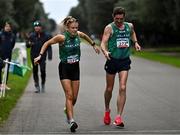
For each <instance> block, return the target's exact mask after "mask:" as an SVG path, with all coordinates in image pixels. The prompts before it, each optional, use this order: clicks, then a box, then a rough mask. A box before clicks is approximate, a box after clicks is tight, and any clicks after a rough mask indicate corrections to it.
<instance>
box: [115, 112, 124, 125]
mask: <svg viewBox="0 0 180 135" xmlns="http://www.w3.org/2000/svg"><path fill="white" fill-rule="evenodd" d="M113 124H114V125H115V126H118V127H124V123H123V120H122V118H121V116H119V115H118V116H116V118H115V120H114V123H113Z"/></svg>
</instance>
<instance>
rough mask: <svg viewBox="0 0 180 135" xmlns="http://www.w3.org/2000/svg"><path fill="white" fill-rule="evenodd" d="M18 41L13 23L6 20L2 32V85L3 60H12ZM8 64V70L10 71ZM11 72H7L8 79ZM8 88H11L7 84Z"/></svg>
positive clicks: (0, 33)
mask: <svg viewBox="0 0 180 135" xmlns="http://www.w3.org/2000/svg"><path fill="white" fill-rule="evenodd" d="M15 41H16V36H15V34H14V33H13V32H12V25H11V24H10V23H9V22H6V23H5V25H4V28H3V30H2V31H1V32H0V58H1V60H0V85H1V86H2V69H3V67H4V64H3V60H5V59H8V60H9V61H11V56H12V50H13V48H14V45H15ZM9 66H10V65H8V71H9ZM8 75H9V72H8V73H7V80H8ZM5 88H6V89H8V90H9V89H10V88H9V87H8V86H7V85H6V86H5Z"/></svg>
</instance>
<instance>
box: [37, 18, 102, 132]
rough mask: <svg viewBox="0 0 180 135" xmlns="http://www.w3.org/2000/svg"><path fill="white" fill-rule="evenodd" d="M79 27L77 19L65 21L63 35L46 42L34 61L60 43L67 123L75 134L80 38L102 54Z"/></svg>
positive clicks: (60, 69)
mask: <svg viewBox="0 0 180 135" xmlns="http://www.w3.org/2000/svg"><path fill="white" fill-rule="evenodd" d="M78 25H79V24H78V22H77V20H76V19H75V18H73V17H71V16H68V17H66V18H65V19H64V20H63V26H64V32H63V34H58V35H56V36H54V37H53V38H51V39H50V40H48V41H47V42H45V43H44V45H43V46H42V48H41V51H40V54H39V56H38V57H37V58H35V59H34V63H35V64H37V63H38V61H39V60H40V59H41V57H42V55H43V54H44V52H45V51H46V49H47V48H48V46H50V45H52V44H56V43H59V55H60V60H61V61H60V63H59V77H60V82H61V84H62V87H63V89H64V93H65V97H66V102H65V110H64V111H65V113H66V116H67V122H68V124H70V130H71V132H75V131H76V129H77V128H78V125H77V123H76V122H75V121H74V117H73V114H74V113H73V106H74V105H75V103H76V100H77V96H78V92H79V84H80V77H79V76H80V69H79V61H80V55H81V51H80V38H83V39H85V40H86V41H87V42H88V43H89V44H91V46H92V47H93V49H94V50H95V52H96V53H98V54H99V53H100V49H99V47H97V46H96V45H95V42H94V41H93V40H91V38H90V37H89V36H87V35H86V34H85V33H83V32H80V31H78Z"/></svg>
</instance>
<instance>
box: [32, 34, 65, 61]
mask: <svg viewBox="0 0 180 135" xmlns="http://www.w3.org/2000/svg"><path fill="white" fill-rule="evenodd" d="M64 40H65V37H64V35H60V34H59V35H56V36H55V37H53V38H51V39H49V40H48V41H46V42H45V43H44V44H43V46H42V47H41V51H40V53H39V56H38V57H36V58H35V59H34V63H35V64H38V61H39V60H40V59H41V56H42V55H43V54H44V52H45V51H46V49H47V48H48V46H50V45H53V44H56V43H63V42H64Z"/></svg>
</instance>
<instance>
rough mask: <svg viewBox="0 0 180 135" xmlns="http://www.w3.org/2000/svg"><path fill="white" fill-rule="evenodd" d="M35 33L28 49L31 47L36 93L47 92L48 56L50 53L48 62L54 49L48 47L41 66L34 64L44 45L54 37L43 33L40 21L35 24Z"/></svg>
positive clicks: (28, 43) (32, 34) (29, 37)
mask: <svg viewBox="0 0 180 135" xmlns="http://www.w3.org/2000/svg"><path fill="white" fill-rule="evenodd" d="M33 26H34V31H33V32H31V33H30V34H29V35H28V42H27V47H31V62H32V66H33V78H34V85H35V88H36V91H35V93H40V91H41V92H45V82H46V56H47V52H48V60H52V48H51V46H49V47H48V49H47V52H45V53H44V54H43V56H42V59H41V61H40V62H39V65H35V64H34V58H36V57H37V56H39V53H40V50H41V47H42V45H43V44H44V43H45V42H46V41H47V40H49V39H50V38H51V37H52V36H51V35H50V34H48V33H47V32H45V31H43V28H42V25H41V22H40V21H35V22H34V23H33ZM38 67H39V68H40V72H41V88H40V84H39V76H38Z"/></svg>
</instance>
